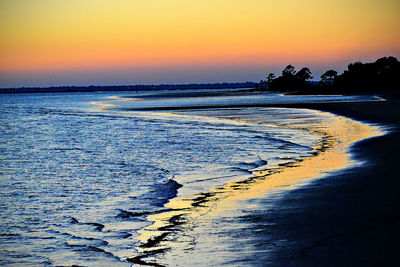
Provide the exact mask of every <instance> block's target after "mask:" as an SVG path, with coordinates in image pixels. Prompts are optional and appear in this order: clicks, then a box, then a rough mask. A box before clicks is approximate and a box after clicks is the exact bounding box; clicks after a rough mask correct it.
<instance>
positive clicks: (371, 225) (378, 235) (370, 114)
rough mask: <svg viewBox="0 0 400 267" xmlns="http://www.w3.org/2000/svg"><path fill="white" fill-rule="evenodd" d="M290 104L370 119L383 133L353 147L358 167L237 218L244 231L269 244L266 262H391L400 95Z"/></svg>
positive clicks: (398, 233)
mask: <svg viewBox="0 0 400 267" xmlns="http://www.w3.org/2000/svg"><path fill="white" fill-rule="evenodd" d="M295 107H297V108H310V109H317V110H321V111H328V112H332V113H334V114H338V115H341V116H346V117H349V118H353V119H356V120H358V121H364V122H369V123H377V124H379V125H382V126H385V127H388V128H387V129H388V130H389V132H388V133H387V134H386V135H383V136H380V137H375V138H371V139H367V140H364V141H361V142H358V143H356V144H355V145H353V146H352V148H351V153H352V155H353V158H354V159H356V160H360V161H362V162H363V164H362V165H361V166H358V167H354V168H348V169H344V170H340V171H338V172H335V173H334V174H332V175H330V176H329V177H325V178H324V179H320V180H316V181H314V182H312V183H311V184H309V185H307V186H305V187H302V188H300V189H296V190H293V191H290V192H289V193H288V194H286V196H285V197H284V198H283V199H281V200H279V201H277V203H275V204H274V209H273V210H265V211H264V212H261V213H257V214H248V215H247V216H246V217H245V218H244V219H245V220H246V221H248V222H252V230H251V232H253V233H257V235H259V239H260V242H265V243H270V244H271V243H272V246H273V247H274V248H273V249H272V253H273V254H272V255H273V256H272V258H270V257H268V262H269V264H270V265H271V266H395V263H396V261H397V257H396V254H397V247H398V245H397V244H398V240H399V237H400V230H399V229H400V217H399V214H400V213H399V211H400V205H399V204H400V195H399V193H398V188H399V185H400V181H399V179H398V177H399V174H398V167H397V166H398V162H399V160H400V152H399V151H400V142H399V137H400V131H399V130H400V129H399V126H400V103H399V100H393V99H392V100H388V101H384V102H363V103H362V102H360V103H327V104H301V105H295ZM265 204H266V205H267V203H265ZM265 225H268V227H264V226H265ZM279 240H284V241H285V242H279ZM280 243H284V246H280ZM259 256H260V255H259ZM261 257H262V256H261Z"/></svg>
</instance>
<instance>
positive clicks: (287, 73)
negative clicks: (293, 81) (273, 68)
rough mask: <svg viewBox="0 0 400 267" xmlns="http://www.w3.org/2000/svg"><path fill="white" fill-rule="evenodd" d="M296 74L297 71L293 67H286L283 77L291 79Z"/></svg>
mask: <svg viewBox="0 0 400 267" xmlns="http://www.w3.org/2000/svg"><path fill="white" fill-rule="evenodd" d="M295 74H296V69H295V68H294V67H293V66H292V65H288V66H286V68H285V69H284V70H283V71H282V76H283V77H290V76H294V75H295Z"/></svg>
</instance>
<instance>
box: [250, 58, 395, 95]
mask: <svg viewBox="0 0 400 267" xmlns="http://www.w3.org/2000/svg"><path fill="white" fill-rule="evenodd" d="M312 79H313V76H312V73H311V71H310V69H309V68H307V67H304V68H302V69H300V70H299V71H296V69H295V67H294V66H292V65H288V66H287V67H286V68H285V69H283V70H282V74H281V75H280V76H278V77H276V76H275V74H273V73H270V74H268V75H267V77H266V79H265V80H261V81H260V83H258V84H257V85H256V89H258V90H265V91H279V92H292V93H297V94H357V93H376V92H378V93H379V92H384V91H385V92H387V91H394V92H397V93H398V92H399V91H400V90H399V88H400V62H399V61H398V60H397V58H395V57H383V58H379V59H378V60H376V61H375V62H372V63H361V62H355V63H350V64H349V65H348V66H347V69H346V70H345V71H344V72H343V73H342V74H338V72H337V71H335V70H332V69H331V70H327V71H326V72H324V73H323V74H322V75H321V77H320V81H319V82H318V81H317V82H315V81H311V80H312Z"/></svg>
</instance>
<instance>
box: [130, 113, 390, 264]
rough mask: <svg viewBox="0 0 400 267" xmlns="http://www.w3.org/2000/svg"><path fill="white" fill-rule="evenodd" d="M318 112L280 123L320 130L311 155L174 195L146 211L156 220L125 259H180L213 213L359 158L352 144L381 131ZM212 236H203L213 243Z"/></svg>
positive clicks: (143, 261)
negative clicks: (160, 208) (313, 117)
mask: <svg viewBox="0 0 400 267" xmlns="http://www.w3.org/2000/svg"><path fill="white" fill-rule="evenodd" d="M315 112H316V113H318V114H317V115H319V116H322V117H324V119H323V120H319V121H315V122H313V123H308V124H304V123H302V122H298V123H293V122H291V123H290V124H286V125H284V124H279V125H278V126H280V127H287V128H296V129H305V130H308V131H311V132H313V133H315V134H317V135H319V136H321V142H320V143H319V145H318V146H317V147H314V148H313V156H310V157H305V158H301V159H297V160H293V161H291V162H287V163H285V164H282V165H281V166H277V167H273V168H269V169H266V170H265V171H262V172H254V173H253V175H251V176H249V177H248V178H247V179H245V180H242V181H239V182H231V183H228V184H226V185H224V186H221V187H218V188H215V189H212V190H211V191H209V192H204V193H200V194H196V195H194V196H192V197H177V198H174V199H172V200H170V202H169V203H167V204H166V205H165V207H166V208H168V209H170V211H168V212H163V213H159V214H153V215H150V216H148V217H147V220H148V221H150V222H152V225H150V226H148V227H146V228H144V229H142V230H141V231H140V235H139V236H138V237H137V239H138V240H139V245H138V247H137V251H138V254H137V255H136V256H133V257H129V258H127V259H126V260H127V261H130V262H134V263H138V264H150V265H155V266H158V265H161V264H164V263H165V264H168V263H171V262H170V260H171V259H173V260H174V263H176V262H175V261H176V260H177V259H181V260H182V261H184V260H183V259H184V258H186V257H181V256H183V255H185V254H186V253H187V251H189V250H190V249H191V246H192V245H194V244H195V242H196V238H195V236H196V235H195V234H194V233H193V228H195V227H198V226H199V225H204V224H207V222H208V221H209V220H210V219H211V218H213V217H217V216H223V215H224V214H225V213H229V212H232V211H235V210H237V209H245V208H246V207H243V206H241V205H243V203H246V202H244V201H246V200H249V199H255V198H260V197H265V196H268V195H272V194H279V193H283V192H285V190H291V189H294V188H296V187H299V186H302V185H305V184H307V183H308V182H310V181H311V180H314V179H318V178H322V177H323V176H324V175H325V173H327V172H331V171H335V170H339V169H343V168H346V167H349V166H352V165H353V164H356V162H353V161H352V160H351V154H350V152H349V147H350V146H351V145H352V144H353V143H355V142H358V141H360V140H363V139H365V138H369V137H374V136H378V135H382V134H383V132H382V131H381V130H380V129H379V128H378V127H377V126H372V125H367V124H364V123H360V122H357V121H354V120H351V119H348V118H344V117H340V116H335V115H333V114H330V113H323V112H317V111H315ZM214 241H215V240H206V241H205V242H209V245H210V246H212V245H213V242H214ZM203 242H204V240H203ZM218 249H221V248H218ZM203 256H204V255H203ZM197 257H201V255H198V256H197ZM168 259H170V260H168ZM186 260H188V259H186ZM189 261H190V259H189ZM203 261H204V259H203ZM176 264H177V263H176ZM183 264H184V263H183ZM178 265H179V264H178Z"/></svg>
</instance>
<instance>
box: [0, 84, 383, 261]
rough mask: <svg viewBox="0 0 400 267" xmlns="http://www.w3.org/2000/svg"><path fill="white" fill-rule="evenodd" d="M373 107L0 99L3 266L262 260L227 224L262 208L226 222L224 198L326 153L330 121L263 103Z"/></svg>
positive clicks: (239, 95) (226, 95) (193, 94)
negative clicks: (221, 207)
mask: <svg viewBox="0 0 400 267" xmlns="http://www.w3.org/2000/svg"><path fill="white" fill-rule="evenodd" d="M368 98H369V99H370V100H378V99H376V98H373V97H369V96H362V97H360V96H357V97H356V96H346V97H345V96H284V95H280V94H271V93H262V94H259V93H254V92H241V91H240V90H238V89H231V90H230V89H226V90H224V92H221V91H220V90H206V89H203V90H172V91H168V90H163V91H144V92H143V91H139V92H91V93H87V92H86V93H47V94H2V95H0V130H1V136H0V151H1V153H0V207H1V208H0V264H1V265H2V266H7V265H10V266H11V265H12V266H42V265H50V266H72V265H77V266H131V265H132V263H136V264H150V265H155V266H158V265H168V266H170V265H180V266H185V265H186V264H187V263H188V262H190V260H188V255H196V257H192V258H190V257H189V259H191V260H192V261H194V262H197V263H199V264H206V263H207V262H209V261H212V262H214V263H215V265H223V264H233V265H241V263H243V260H244V259H246V258H248V257H249V255H255V254H257V253H268V251H267V250H260V249H257V244H255V243H254V242H252V240H251V239H250V240H248V239H246V240H241V241H240V242H238V243H237V245H234V244H233V242H232V236H234V234H237V235H238V237H237V238H239V239H240V232H241V231H244V229H246V223H245V222H239V221H232V220H229V219H228V218H231V217H232V216H234V215H232V214H239V213H240V212H241V211H243V210H245V209H256V207H257V205H256V204H255V202H256V201H255V200H254V199H256V198H251V197H248V198H246V199H245V200H243V199H242V200H240V201H239V202H238V203H241V204H240V205H236V206H235V205H234V206H232V207H229V213H230V214H231V215H232V216H231V217H229V216H228V217H227V216H224V215H223V212H222V213H218V212H215V210H218V206H219V205H220V204H219V203H220V201H219V200H220V199H223V198H226V197H227V196H231V195H234V194H235V192H236V191H238V192H239V191H246V190H248V189H249V188H252V187H253V186H254V184H257V183H259V182H260V181H265V179H266V178H265V177H268V175H270V174H271V173H277V172H281V171H282V170H283V169H285V168H289V167H290V166H291V165H293V164H296V163H298V162H301V161H302V160H304V159H306V158H309V157H312V156H315V155H316V154H318V153H319V152H321V151H323V149H322V148H327V147H329V146H330V145H332V144H333V142H335V141H334V140H330V139H332V138H333V137H332V136H330V135H327V134H324V133H323V131H319V130H318V129H319V128H318V127H319V125H321V124H323V123H326V122H329V121H332V120H334V119H335V116H334V115H332V114H329V113H322V112H316V111H313V110H308V109H293V108H281V107H274V108H268V107H257V105H260V104H266V103H272V104H285V103H304V102H330V101H358V100H365V99H368ZM310 129H311V130H310ZM302 183H304V181H293V182H292V183H290V184H287V183H285V184H282V183H281V184H279V185H277V186H276V187H275V188H273V190H272V191H270V193H269V194H268V197H271V199H273V198H278V197H280V196H281V195H282V192H284V191H285V190H289V189H290V188H291V185H292V184H296V185H301V184H302ZM228 185H229V186H228ZM217 196H218V197H217ZM263 197H266V196H265V195H264V196H263ZM271 208H272V207H271ZM210 214H213V216H212V219H209V220H206V219H204V218H206V217H207V216H209V215H210ZM196 218H201V219H196ZM210 218H211V217H210ZM211 222H212V224H211ZM232 233H233V234H232ZM236 240H237V239H236ZM239 244H240V245H239ZM270 249H271V248H270Z"/></svg>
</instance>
